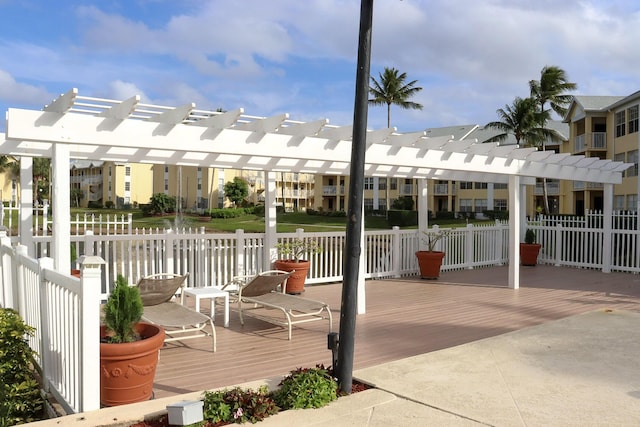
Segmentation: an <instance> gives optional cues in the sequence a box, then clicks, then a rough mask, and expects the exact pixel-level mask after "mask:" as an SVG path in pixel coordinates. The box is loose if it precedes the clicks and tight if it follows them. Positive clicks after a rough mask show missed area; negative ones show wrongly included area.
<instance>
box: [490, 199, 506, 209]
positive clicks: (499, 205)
mask: <svg viewBox="0 0 640 427" xmlns="http://www.w3.org/2000/svg"><path fill="white" fill-rule="evenodd" d="M493 210H496V211H506V210H507V199H495V200H494V201H493Z"/></svg>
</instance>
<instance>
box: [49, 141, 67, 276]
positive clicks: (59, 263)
mask: <svg viewBox="0 0 640 427" xmlns="http://www.w3.org/2000/svg"><path fill="white" fill-rule="evenodd" d="M69 158H70V157H69V146H68V145H66V144H53V158H52V159H51V166H52V169H53V170H52V175H51V184H52V189H53V190H52V194H51V199H52V203H53V204H52V208H53V212H52V213H53V232H52V235H53V251H52V252H53V253H52V254H51V255H52V257H53V259H54V265H55V269H56V270H58V271H61V272H63V273H67V274H68V273H69V269H70V268H71V254H70V251H69V247H70V245H71V239H70V238H69V237H70V235H71V222H70V218H71V208H70V206H69V202H70V183H71V180H70V179H69Z"/></svg>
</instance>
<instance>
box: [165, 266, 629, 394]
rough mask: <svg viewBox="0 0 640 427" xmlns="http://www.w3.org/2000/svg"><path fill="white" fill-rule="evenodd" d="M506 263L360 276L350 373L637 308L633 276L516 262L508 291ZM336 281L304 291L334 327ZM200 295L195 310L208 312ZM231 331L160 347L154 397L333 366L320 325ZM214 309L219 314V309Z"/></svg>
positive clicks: (252, 324)
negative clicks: (428, 275)
mask: <svg viewBox="0 0 640 427" xmlns="http://www.w3.org/2000/svg"><path fill="white" fill-rule="evenodd" d="M507 278H508V270H507V267H496V268H487V269H478V270H464V271H455V272H445V273H442V275H441V277H440V279H438V280H420V279H418V278H402V279H394V280H374V281H367V284H366V289H367V290H366V297H367V313H366V314H363V315H359V316H358V317H357V320H356V342H355V360H354V369H359V368H365V367H369V366H375V365H377V364H381V363H386V362H390V361H393V360H397V359H401V358H406V357H410V356H414V355H417V354H422V353H427V352H431V351H435V350H440V349H443V348H448V347H452V346H456V345H460V344H464V343H468V342H471V341H476V340H479V339H483V338H488V337H492V336H495V335H500V334H503V333H506V332H510V331H514V330H518V329H521V328H525V327H528V326H533V325H537V324H541V323H545V322H549V321H553V320H557V319H560V318H563V317H567V316H571V315H574V314H580V313H584V312H588V311H592V310H598V309H614V310H631V311H640V277H638V276H637V275H632V274H626V273H609V274H605V273H601V272H599V271H597V270H584V269H572V268H565V267H552V266H543V265H539V266H536V267H528V268H524V267H523V268H521V279H520V281H521V282H520V289H517V290H514V289H508V287H507ZM341 293H342V289H341V284H328V285H315V286H310V287H307V290H306V292H305V294H304V296H306V297H308V298H313V299H319V300H322V301H326V302H327V303H329V305H330V307H331V309H332V314H333V330H334V331H338V330H339V322H340V313H339V310H340V298H341ZM208 304H209V302H208V300H203V301H202V303H201V307H202V310H203V312H206V313H209V308H210V306H209V305H208ZM234 308H235V307H233V305H232V309H231V313H230V327H229V328H224V327H222V316H220V317H216V320H217V322H218V323H217V325H216V332H217V334H218V351H217V352H216V353H215V354H214V353H212V352H211V347H210V345H211V341H210V340H209V339H207V338H202V339H193V340H188V341H185V342H184V344H183V343H180V342H177V343H169V344H167V345H166V346H165V348H163V349H162V350H161V354H160V362H159V365H158V370H157V374H156V380H155V384H154V394H155V396H156V397H165V396H170V395H175V394H180V393H185V392H191V391H199V390H205V389H211V388H216V387H224V386H230V385H233V384H239V383H242V382H246V381H252V380H256V379H263V378H271V377H277V376H281V375H284V374H286V373H287V372H289V371H290V370H292V369H294V368H297V367H309V366H314V365H316V364H318V363H323V364H325V365H330V364H331V352H330V351H329V350H328V349H327V332H328V327H327V322H326V321H319V322H313V323H308V324H303V325H300V326H299V327H294V329H293V339H292V341H288V340H287V332H286V330H285V329H284V328H282V327H279V326H274V325H272V324H270V323H266V322H263V321H260V320H257V319H253V318H246V319H245V320H246V321H245V325H244V326H241V325H240V320H239V318H238V314H237V312H236V311H235V309H234ZM216 313H221V310H217V311H216Z"/></svg>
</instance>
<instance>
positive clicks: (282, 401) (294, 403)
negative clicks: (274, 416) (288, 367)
mask: <svg viewBox="0 0 640 427" xmlns="http://www.w3.org/2000/svg"><path fill="white" fill-rule="evenodd" d="M337 398H338V382H337V381H336V380H335V379H334V378H332V377H331V375H330V374H329V372H328V371H327V370H326V369H324V368H323V367H321V366H318V367H315V368H306V369H305V368H299V369H296V370H295V371H291V373H290V374H289V375H288V376H286V377H285V378H284V379H283V380H282V381H281V382H280V384H279V389H278V390H277V391H276V392H275V393H274V399H275V401H276V403H277V404H278V406H279V407H280V408H281V409H305V408H321V407H323V406H326V405H328V404H329V402H332V401H334V400H336V399H337Z"/></svg>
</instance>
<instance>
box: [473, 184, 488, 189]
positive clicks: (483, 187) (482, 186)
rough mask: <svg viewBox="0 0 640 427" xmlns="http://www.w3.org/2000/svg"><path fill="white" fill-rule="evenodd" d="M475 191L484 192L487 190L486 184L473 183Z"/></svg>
mask: <svg viewBox="0 0 640 427" xmlns="http://www.w3.org/2000/svg"><path fill="white" fill-rule="evenodd" d="M475 189H476V190H486V189H487V183H486V182H476V183H475Z"/></svg>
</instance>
